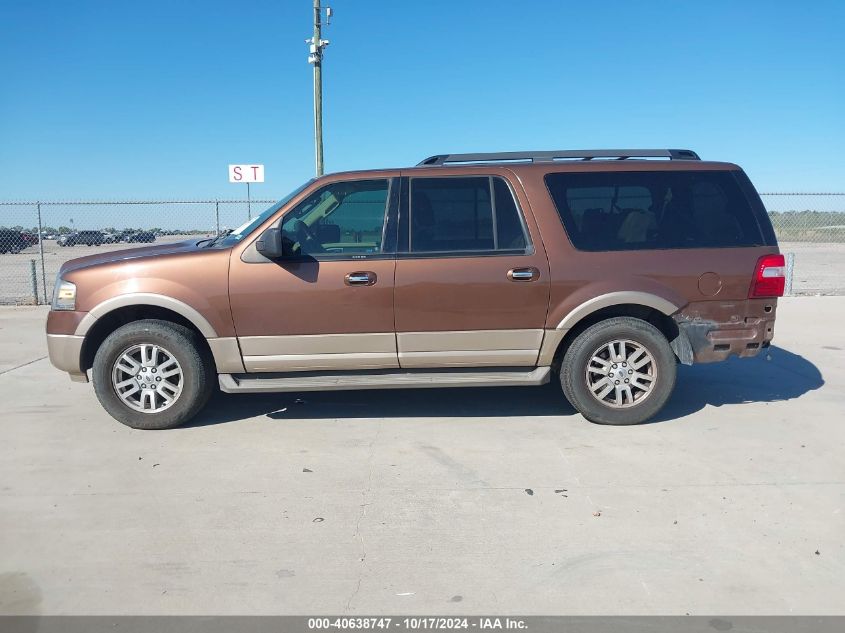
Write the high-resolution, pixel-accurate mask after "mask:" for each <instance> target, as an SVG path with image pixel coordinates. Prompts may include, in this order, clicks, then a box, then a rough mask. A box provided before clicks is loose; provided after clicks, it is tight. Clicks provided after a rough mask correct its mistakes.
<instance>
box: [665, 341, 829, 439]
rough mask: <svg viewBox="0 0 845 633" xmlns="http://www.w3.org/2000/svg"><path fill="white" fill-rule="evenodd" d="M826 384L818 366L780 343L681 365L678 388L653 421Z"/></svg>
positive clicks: (801, 392) (797, 395) (788, 395)
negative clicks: (741, 355)
mask: <svg viewBox="0 0 845 633" xmlns="http://www.w3.org/2000/svg"><path fill="white" fill-rule="evenodd" d="M769 359H770V360H769ZM822 385H824V378H823V377H822V374H821V372H820V371H819V368H818V367H816V366H815V365H814V364H813V363H811V362H810V361H809V360H807V359H806V358H804V357H803V356H800V355H799V354H794V353H793V352H790V351H789V350H785V349H783V348H782V347H777V346H772V347H770V348H769V349H768V350H762V351H761V352H760V354H759V355H758V356H755V357H754V358H730V359H729V360H727V361H725V362H722V363H711V364H706V365H692V366H684V365H679V366H678V379H677V381H676V382H675V391H674V392H673V394H672V397H671V398H669V402H667V403H666V406H665V407H664V408H663V410H662V411H661V412H660V413H658V414H657V416H655V417H654V419H652V420H651V423H654V422H665V421H668V420H674V419H677V418H681V417H684V416H686V415H689V414H691V413H695V412H696V411H699V410H701V409H703V408H704V407H706V406H707V405H710V406H713V407H721V406H722V405H726V404H746V403H751V402H780V401H782V400H794V399H795V398H800V397H801V396H803V395H804V394H805V393H807V392H808V391H814V390H815V389H818V388H819V387H821V386H822Z"/></svg>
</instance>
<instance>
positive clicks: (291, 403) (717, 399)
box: [188, 347, 824, 426]
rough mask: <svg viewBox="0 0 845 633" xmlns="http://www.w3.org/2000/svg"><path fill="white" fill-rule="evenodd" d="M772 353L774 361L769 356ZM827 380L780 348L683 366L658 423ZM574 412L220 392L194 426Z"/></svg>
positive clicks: (504, 392)
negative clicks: (257, 421) (259, 420)
mask: <svg viewBox="0 0 845 633" xmlns="http://www.w3.org/2000/svg"><path fill="white" fill-rule="evenodd" d="M767 356H771V360H766V357H767ZM823 384H824V380H823V378H822V375H821V372H820V371H819V370H818V368H817V367H816V366H815V365H813V364H812V363H811V362H810V361H808V360H806V359H805V358H803V357H802V356H799V355H798V354H793V353H792V352H789V351H787V350H785V349H782V348H779V347H772V348H770V350H768V354H767V353H766V351H764V352H762V353H761V355H760V356H758V357H756V358H750V359H736V358H734V359H731V360H729V361H726V362H723V363H714V364H710V365H695V366H692V367H685V366H679V368H678V380H677V382H676V384H675V391H674V393H673V395H672V397H671V398H670V399H669V402H668V403H667V404H666V407H665V408H664V409H663V411H661V412H660V414H658V416H657V417H656V418H655V419H653V420H651V423H655V422H667V421H670V420H675V419H678V418H682V417H684V416H687V415H690V414H691V413H695V412H696V411H699V410H700V409H703V408H704V407H705V406H707V405H710V406H715V407H719V406H722V405H726V404H743V403H749V402H777V401H780V400H791V399H794V398H798V397H800V396H802V395H804V394H805V393H807V392H808V391H812V390H814V389H818V388H819V387H821V386H822V385H823ZM573 414H575V410H574V409H573V408H572V406H571V405H570V404H569V403H568V402H567V401H566V399H565V398H564V397H563V393H562V392H561V389H560V385H559V384H558V382H557V380H556V379H555V378H553V380H552V383H551V384H548V385H544V386H542V387H509V388H499V389H496V388H483V387H479V388H459V389H386V390H366V391H322V392H307V393H277V394H243V395H242V394H237V395H233V394H225V393H220V392H218V393H215V395H214V396H213V397H212V400H211V402H210V403H209V405H208V406H207V407H206V408H205V410H204V411H203V412H202V413H200V414H199V415H198V416H197V417H196V418H195V419H194V420H193V422H191V423H190V424H189V425H188V426H205V425H209V424H221V423H225V422H234V421H237V420H245V419H249V418H253V417H257V416H266V417H268V418H270V419H273V420H302V419H321V420H325V419H342V418H434V417H446V416H448V417H458V418H462V417H466V418H469V417H473V418H479V417H480V418H501V417H515V418H518V417H529V416H570V415H573Z"/></svg>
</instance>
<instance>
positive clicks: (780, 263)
mask: <svg viewBox="0 0 845 633" xmlns="http://www.w3.org/2000/svg"><path fill="white" fill-rule="evenodd" d="M785 287H786V260H785V259H784V258H783V255H763V257H761V258H760V259H758V260H757V267H756V268H755V269H754V281H752V282H751V289H750V290H749V291H748V296H749V297H751V298H755V297H782V296H783V290H784V288H785Z"/></svg>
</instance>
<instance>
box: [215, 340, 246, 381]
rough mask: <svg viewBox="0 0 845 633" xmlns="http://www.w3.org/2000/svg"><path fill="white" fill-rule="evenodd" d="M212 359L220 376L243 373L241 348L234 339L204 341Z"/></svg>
mask: <svg viewBox="0 0 845 633" xmlns="http://www.w3.org/2000/svg"><path fill="white" fill-rule="evenodd" d="M206 340H207V341H208V346H209V347H210V348H211V355H212V356H213V357H214V364H215V365H216V366H217V372H218V373H220V374H240V373H243V372H244V371H245V369H244V362H243V358H241V348H240V347H238V339H236V338H235V337H221V338H210V339H206Z"/></svg>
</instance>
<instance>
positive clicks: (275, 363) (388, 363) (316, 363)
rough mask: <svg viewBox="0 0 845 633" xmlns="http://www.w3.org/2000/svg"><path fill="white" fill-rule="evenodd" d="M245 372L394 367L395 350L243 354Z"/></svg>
mask: <svg viewBox="0 0 845 633" xmlns="http://www.w3.org/2000/svg"><path fill="white" fill-rule="evenodd" d="M244 367H245V368H246V370H247V372H276V371H330V370H336V369H337V370H355V369H395V368H397V367H399V364H398V363H397V362H396V352H390V353H387V354H386V353H372V354H369V353H360V354H274V355H268V356H244Z"/></svg>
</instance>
